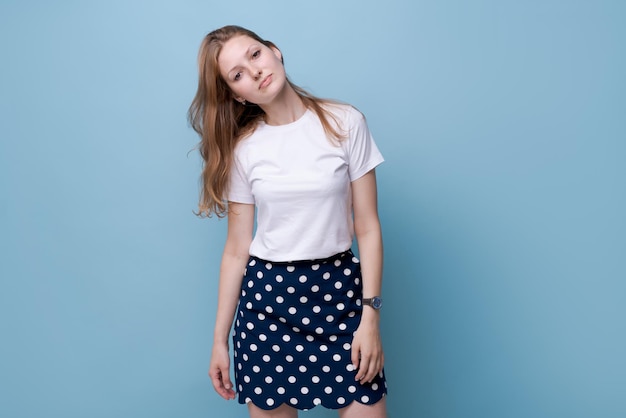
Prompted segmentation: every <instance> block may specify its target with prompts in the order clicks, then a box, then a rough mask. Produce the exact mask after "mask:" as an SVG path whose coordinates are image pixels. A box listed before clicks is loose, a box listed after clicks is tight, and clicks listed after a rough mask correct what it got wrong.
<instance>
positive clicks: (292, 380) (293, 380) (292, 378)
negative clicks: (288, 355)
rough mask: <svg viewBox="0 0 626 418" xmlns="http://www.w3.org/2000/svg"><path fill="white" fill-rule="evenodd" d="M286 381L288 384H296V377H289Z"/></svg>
mask: <svg viewBox="0 0 626 418" xmlns="http://www.w3.org/2000/svg"><path fill="white" fill-rule="evenodd" d="M287 380H288V381H289V383H296V377H295V376H289V378H288V379H287Z"/></svg>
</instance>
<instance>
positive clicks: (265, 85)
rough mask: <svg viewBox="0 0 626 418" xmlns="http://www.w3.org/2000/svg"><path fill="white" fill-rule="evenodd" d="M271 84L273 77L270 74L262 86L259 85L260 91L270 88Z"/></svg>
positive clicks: (262, 82)
mask: <svg viewBox="0 0 626 418" xmlns="http://www.w3.org/2000/svg"><path fill="white" fill-rule="evenodd" d="M271 82H272V75H271V74H270V75H268V76H267V77H265V78H264V79H263V81H261V84H259V90H261V89H263V88H265V87H267V86H269V84H270V83H271Z"/></svg>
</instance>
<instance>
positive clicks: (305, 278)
mask: <svg viewBox="0 0 626 418" xmlns="http://www.w3.org/2000/svg"><path fill="white" fill-rule="evenodd" d="M298 281H299V282H300V283H306V281H307V277H306V276H305V275H304V274H303V275H302V276H300V277H299V278H298Z"/></svg>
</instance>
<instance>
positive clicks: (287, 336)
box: [283, 334, 291, 343]
mask: <svg viewBox="0 0 626 418" xmlns="http://www.w3.org/2000/svg"><path fill="white" fill-rule="evenodd" d="M283 341H284V342H286V343H288V342H289V341H291V337H290V336H289V335H287V334H285V335H283Z"/></svg>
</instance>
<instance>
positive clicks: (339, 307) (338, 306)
mask: <svg viewBox="0 0 626 418" xmlns="http://www.w3.org/2000/svg"><path fill="white" fill-rule="evenodd" d="M337 309H338V310H340V311H343V310H344V309H346V305H344V304H343V303H338V304H337Z"/></svg>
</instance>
